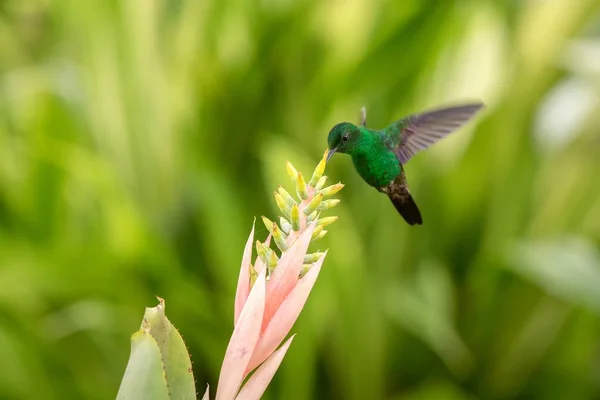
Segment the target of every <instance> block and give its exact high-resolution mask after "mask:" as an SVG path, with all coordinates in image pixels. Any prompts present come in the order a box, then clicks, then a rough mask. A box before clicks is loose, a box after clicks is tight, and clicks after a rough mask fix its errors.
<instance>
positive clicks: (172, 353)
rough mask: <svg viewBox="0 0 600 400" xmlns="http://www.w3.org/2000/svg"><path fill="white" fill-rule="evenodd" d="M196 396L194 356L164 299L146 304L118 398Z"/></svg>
mask: <svg viewBox="0 0 600 400" xmlns="http://www.w3.org/2000/svg"><path fill="white" fill-rule="evenodd" d="M195 398H196V389H195V386H194V375H193V373H192V363H191V361H190V357H189V355H188V353H187V350H186V348H185V343H183V339H182V338H181V335H180V334H179V332H177V329H176V328H175V327H174V326H173V325H172V324H171V322H170V321H169V320H168V319H167V316H166V315H165V303H164V302H163V301H162V300H161V301H160V304H159V305H158V306H156V307H153V308H146V312H145V313H144V319H143V320H142V326H141V327H140V330H139V331H137V332H136V333H134V334H133V336H132V337H131V354H130V356H129V362H128V364H127V369H126V370H125V375H124V376H123V380H122V381H121V386H120V388H119V393H118V394H117V399H118V400H128V399H136V400H138V399H139V400H141V399H147V400H160V399H182V400H184V399H195Z"/></svg>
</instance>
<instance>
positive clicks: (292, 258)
mask: <svg viewBox="0 0 600 400" xmlns="http://www.w3.org/2000/svg"><path fill="white" fill-rule="evenodd" d="M326 156H327V152H326V153H325V154H324V155H323V158H322V159H321V161H320V162H319V164H318V165H317V168H316V169H315V171H314V173H313V175H312V177H311V178H310V180H309V181H308V182H307V181H306V180H305V178H304V176H303V175H302V174H301V173H300V172H298V171H296V169H295V168H294V167H293V165H292V164H291V163H289V162H288V163H287V165H286V167H287V172H288V174H289V176H290V178H291V179H292V181H293V182H294V185H295V188H294V190H293V191H295V195H292V194H290V192H288V191H287V190H285V189H284V188H283V187H282V186H279V187H278V188H277V191H276V192H275V193H274V196H275V202H276V203H277V207H278V208H279V209H280V210H281V214H282V215H281V216H280V217H279V221H278V223H277V222H274V221H271V220H270V219H269V218H267V217H262V221H263V223H264V224H265V226H266V228H267V230H268V231H269V235H268V237H267V239H266V240H265V241H264V242H261V241H258V240H257V241H256V242H255V243H254V227H253V228H252V231H251V232H250V237H249V238H248V241H247V242H246V247H245V248H244V255H243V257H242V265H241V267H240V275H239V278H238V284H237V290H236V294H235V306H234V330H233V334H232V335H231V339H230V341H229V345H228V346H227V351H226V352H225V358H224V360H223V365H222V367H221V373H220V374H219V383H218V387H217V397H216V398H217V400H232V399H234V398H235V399H259V398H260V397H261V396H262V394H263V392H264V390H265V389H266V387H267V385H268V384H269V382H270V381H271V378H272V377H273V375H274V374H275V371H276V370H277V368H278V367H279V364H280V363H281V361H282V360H283V357H284V355H285V353H286V351H287V349H288V348H289V346H290V344H291V342H292V340H293V336H292V337H291V338H289V339H288V340H287V341H286V342H285V343H284V344H283V345H281V347H279V345H280V344H281V343H282V342H283V339H284V338H285V337H286V335H287V334H288V333H289V331H290V329H291V328H292V326H293V325H294V323H295V322H296V319H297V318H298V316H299V315H300V312H301V311H302V308H303V307H304V304H305V303H306V300H307V299H308V295H309V294H310V292H311V290H312V288H313V285H314V284H315V282H316V280H317V277H318V276H319V272H320V270H321V265H322V264H323V261H324V260H325V256H326V255H327V251H324V252H320V251H317V252H314V253H311V254H307V250H308V246H309V245H310V243H311V242H313V241H315V240H319V239H321V238H322V237H324V236H325V235H326V234H327V230H326V229H325V228H326V227H328V226H329V225H331V224H332V223H333V222H335V221H336V220H337V217H334V216H323V217H322V216H321V213H322V212H323V211H326V210H328V209H330V208H332V207H334V206H335V205H336V204H338V203H339V200H336V199H331V196H333V195H334V194H336V193H337V192H339V191H340V190H341V189H342V188H343V187H344V185H342V184H341V183H337V184H334V185H331V186H328V187H325V183H326V181H327V178H326V177H325V176H323V173H324V172H325V165H326V162H327V160H326ZM272 243H274V244H275V248H272V247H271V244H272ZM253 247H254V248H255V249H256V254H257V256H256V259H255V262H254V265H252V263H251V258H252V248H253ZM278 253H279V255H278ZM278 347H279V349H278ZM253 371H254V372H253ZM251 373H252V375H251V376H249V375H250V374H251ZM248 376H249V377H248ZM246 377H248V379H247V380H246V382H245V384H244V386H243V387H242V388H241V389H240V386H241V384H242V382H243V381H244V379H246ZM204 399H208V389H207V391H206V394H205V396H204Z"/></svg>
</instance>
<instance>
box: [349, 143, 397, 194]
mask: <svg viewBox="0 0 600 400" xmlns="http://www.w3.org/2000/svg"><path fill="white" fill-rule="evenodd" d="M352 162H353V164H354V167H355V168H356V171H357V172H358V174H359V175H360V176H361V178H363V179H364V180H365V182H367V183H368V184H369V185H371V186H374V187H377V188H379V187H384V186H387V185H389V184H390V182H392V181H393V180H394V179H396V177H397V176H398V175H399V174H400V172H401V171H402V166H401V165H400V161H398V158H397V157H396V155H395V154H394V153H392V152H379V154H378V152H369V151H365V152H360V153H357V154H354V155H352Z"/></svg>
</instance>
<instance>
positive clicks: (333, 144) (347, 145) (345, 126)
mask: <svg viewBox="0 0 600 400" xmlns="http://www.w3.org/2000/svg"><path fill="white" fill-rule="evenodd" d="M359 139H360V130H359V129H358V127H357V126H356V125H353V124H351V123H350V122H342V123H339V124H337V125H336V126H334V127H333V128H331V130H330V131H329V136H328V137H327V145H328V147H329V153H328V154H327V161H329V159H330V158H331V156H333V155H334V154H335V153H349V152H351V151H352V150H353V149H354V148H355V147H356V146H357V144H358V141H359Z"/></svg>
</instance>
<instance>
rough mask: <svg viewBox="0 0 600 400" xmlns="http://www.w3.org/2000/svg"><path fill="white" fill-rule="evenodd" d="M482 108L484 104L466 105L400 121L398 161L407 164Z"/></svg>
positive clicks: (412, 116)
mask: <svg viewBox="0 0 600 400" xmlns="http://www.w3.org/2000/svg"><path fill="white" fill-rule="evenodd" d="M482 107H483V104H482V103H474V104H466V105H462V106H455V107H448V108H442V109H438V110H433V111H429V112H425V113H422V114H414V115H411V116H409V117H407V118H405V119H403V120H401V121H398V123H397V124H398V128H399V129H400V130H401V133H400V138H401V139H400V143H399V146H398V147H397V148H396V155H397V156H398V159H399V160H400V162H401V163H402V164H406V163H407V162H408V160H410V159H411V158H412V157H413V156H414V155H415V154H416V153H418V152H419V151H421V150H425V149H426V148H428V147H429V146H431V145H432V144H434V143H436V142H437V141H439V140H440V139H442V138H443V137H445V136H446V135H448V134H449V133H452V132H454V131H455V130H457V129H458V128H460V127H461V126H463V125H464V124H466V123H467V122H468V121H469V120H470V119H471V118H472V117H473V116H474V115H475V114H476V113H477V111H479V110H480V109H481V108H482Z"/></svg>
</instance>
